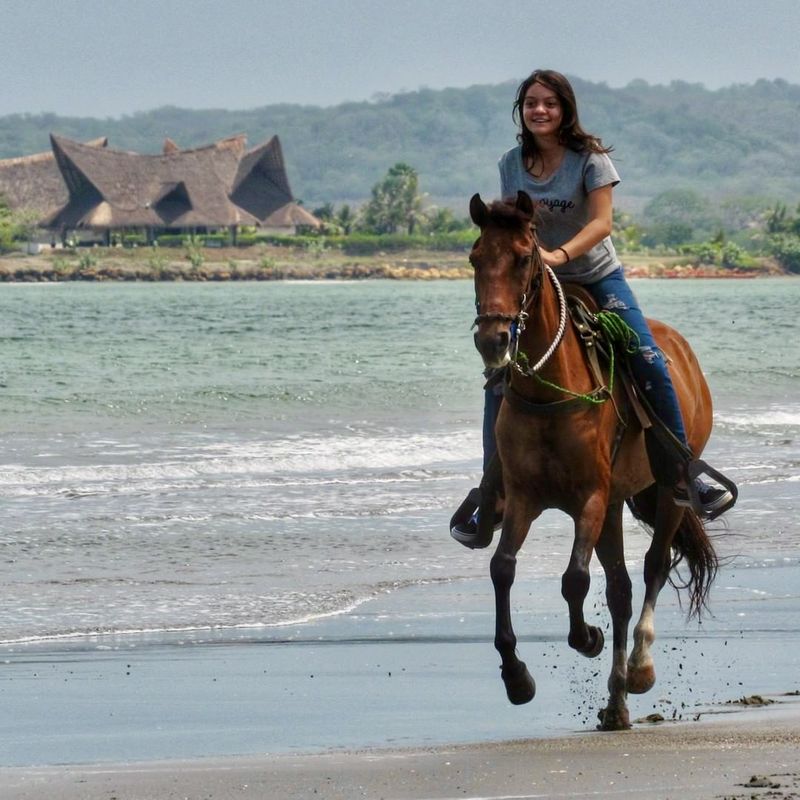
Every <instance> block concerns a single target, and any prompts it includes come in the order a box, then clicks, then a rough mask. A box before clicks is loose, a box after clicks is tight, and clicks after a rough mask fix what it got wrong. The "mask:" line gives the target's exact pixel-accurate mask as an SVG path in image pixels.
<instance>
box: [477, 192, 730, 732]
mask: <svg viewBox="0 0 800 800" xmlns="http://www.w3.org/2000/svg"><path fill="white" fill-rule="evenodd" d="M470 215H471V217H472V220H473V222H475V224H476V225H477V226H478V227H479V228H480V237H479V238H478V240H477V241H476V243H475V245H474V246H473V249H472V252H471V254H470V261H471V263H472V265H473V267H474V270H475V292H476V297H477V301H478V309H479V314H478V317H477V319H476V325H477V332H476V334H475V345H476V347H477V348H478V351H479V352H480V354H481V356H482V358H483V361H484V363H485V365H486V366H487V367H490V368H498V367H502V366H505V365H506V364H508V363H509V362H510V361H511V360H512V359H513V358H514V352H515V350H514V348H515V347H517V346H518V348H519V351H520V352H524V353H525V354H526V355H527V356H529V357H530V359H531V361H532V360H534V359H539V361H538V363H537V364H536V365H534V366H533V368H530V367H529V368H527V369H525V370H514V369H512V370H510V373H511V378H510V384H509V386H508V387H507V388H506V401H504V402H503V404H502V406H501V409H500V414H499V416H498V419H497V424H496V438H497V450H498V454H499V456H500V460H501V462H502V476H503V489H504V493H505V508H504V515H503V527H502V534H501V537H500V542H499V544H498V546H497V550H496V552H495V553H494V555H493V556H492V559H491V576H492V582H493V584H494V589H495V598H496V613H497V618H496V632H495V647H496V648H497V650H498V651H499V653H500V656H501V657H502V668H501V669H502V678H503V681H504V683H505V686H506V691H507V694H508V697H509V699H510V700H511V702H512V703H515V704H518V703H526V702H528V701H529V700H531V699H532V698H533V696H534V693H535V684H534V681H533V678H532V677H531V676H530V673H529V672H528V670H527V668H526V666H525V664H524V663H523V662H522V661H521V660H520V659H519V658H518V657H517V654H516V646H517V640H516V636H515V635H514V631H513V628H512V625H511V607H510V591H511V586H512V584H513V582H514V575H515V571H516V556H517V552H518V551H519V549H520V547H521V546H522V544H523V542H524V541H525V538H526V536H527V535H528V529H529V528H530V526H531V523H532V522H533V520H535V519H536V518H537V517H538V516H539V515H540V514H541V513H542V512H543V511H544V510H545V509H548V508H556V509H560V510H561V511H564V512H565V513H566V514H568V515H569V516H570V517H572V520H573V522H574V542H573V545H572V553H571V556H570V559H569V564H568V565H567V568H566V571H565V572H564V574H563V577H562V584H561V585H562V589H561V591H562V595H563V597H564V599H565V600H566V601H567V604H568V606H569V637H568V642H569V645H570V646H571V647H573V648H574V649H575V650H577V651H578V652H579V653H582V654H583V655H585V656H588V657H594V656H597V655H599V654H600V652H601V650H602V648H603V644H604V641H603V634H602V631H601V630H600V628H598V627H594V626H592V625H588V624H587V623H586V620H585V618H584V611H583V605H584V600H585V598H586V595H587V593H588V591H589V564H590V561H591V558H592V553H596V554H597V557H598V559H599V561H600V564H601V565H602V567H603V570H604V572H605V576H606V598H607V602H608V608H609V611H610V614H611V619H612V629H613V659H612V666H611V674H610V677H609V680H608V687H609V701H608V705H607V707H606V708H605V709H603V710H602V711H601V712H600V719H601V727H602V728H603V729H606V730H617V729H622V728H628V727H630V720H629V716H628V709H627V705H626V698H627V693H628V692H633V693H641V692H646V691H648V690H649V689H650V688H651V687H652V686H653V684H654V683H655V669H654V665H653V658H652V655H651V653H650V646H651V644H652V643H653V641H654V638H655V629H654V619H653V616H654V610H655V606H656V600H657V598H658V594H659V592H660V591H661V589H662V588H663V586H664V584H665V583H666V582H667V580H668V579H669V577H670V572H671V571H672V570H673V569H674V568H675V567H676V565H677V563H678V562H679V561H681V560H683V561H685V564H686V565H687V566H688V569H689V575H688V578H687V580H686V583H685V585H684V588H686V589H688V591H689V598H690V612H691V613H696V614H698V615H699V613H700V611H701V609H702V608H703V607H704V606H705V603H706V600H707V595H708V591H709V589H710V585H711V582H712V581H713V579H714V576H715V573H716V569H717V563H718V562H717V558H716V555H715V553H714V549H713V547H712V544H711V541H710V539H709V537H708V535H707V534H706V531H705V529H704V526H703V523H702V521H701V520H700V518H699V517H698V515H697V514H696V513H695V512H694V511H693V510H691V509H689V508H685V507H681V506H678V505H676V504H675V503H674V501H673V492H672V487H671V486H668V485H660V484H659V483H657V482H656V480H655V478H654V477H653V470H651V464H650V460H649V459H648V453H647V448H646V446H645V437H644V435H643V431H642V427H641V425H640V424H638V422H637V419H636V416H635V415H634V414H632V413H631V405H630V401H629V400H628V397H627V396H626V393H625V391H624V390H623V389H620V388H619V384H620V381H617V382H616V386H617V388H615V389H614V391H613V395H614V397H613V399H612V398H610V397H609V400H608V402H604V403H597V402H594V403H591V402H584V401H583V400H581V399H580V398H578V399H575V396H574V395H573V394H571V393H575V394H576V395H582V396H584V397H586V396H591V397H593V398H595V399H597V398H598V397H599V395H600V394H602V391H603V390H601V391H600V392H598V386H597V382H596V376H595V373H594V371H593V370H592V369H591V368H590V363H589V360H588V359H587V357H586V353H585V348H584V347H583V345H582V343H581V337H580V336H579V335H578V333H577V332H576V331H575V330H574V328H573V326H572V325H570V324H565V321H564V316H565V314H564V309H563V300H564V298H563V294H562V292H561V290H560V288H559V285H558V281H557V279H556V278H555V275H554V274H553V273H552V271H548V268H546V267H545V266H544V264H543V263H542V260H541V258H540V255H539V249H538V245H537V240H536V232H535V228H534V225H533V217H534V209H533V205H532V202H531V200H530V198H529V197H528V195H526V194H525V193H524V192H520V193H519V195H518V197H517V200H516V203H513V202H512V203H509V202H495V203H492V204H491V206H487V205H486V204H485V203H484V202H483V201H482V200H481V198H480V196H479V195H475V196H474V197H473V198H472V200H471V202H470ZM520 322H523V323H524V324H522V325H520ZM650 325H651V329H652V331H653V334H654V336H655V338H656V341H657V342H658V344H659V347H660V348H661V349H662V350H663V352H664V353H665V354H666V355H667V357H668V358H669V363H670V374H671V377H672V381H673V384H674V386H675V390H676V392H677V394H678V398H679V401H680V406H681V411H682V413H683V418H684V424H685V427H686V432H687V436H688V440H689V445H690V447H691V449H692V451H693V453H694V454H695V455H699V454H700V452H701V451H702V449H703V447H704V445H705V443H706V441H707V440H708V437H709V435H710V433H711V424H712V410H711V395H710V393H709V389H708V386H707V384H706V381H705V379H704V377H703V373H702V371H701V369H700V366H699V364H698V362H697V359H696V358H695V356H694V353H693V352H692V350H691V348H690V347H689V345H688V343H687V342H686V340H685V339H684V338H683V337H682V336H681V335H680V334H679V333H677V332H676V331H675V330H673V329H672V328H670V327H668V326H667V325H664V324H662V323H660V322H656V321H652V320H651V321H650ZM515 327H519V328H522V331H521V333H520V334H519V340H518V342H515V331H514V328H515ZM540 356H543V357H542V358H539V357H540ZM561 387H563V389H566V390H568V391H567V392H565V391H563V390H562V388H561ZM512 397H513V398H514V399H515V402H511V399H512ZM620 417H621V418H623V419H624V420H626V422H627V424H626V425H625V427H624V428H623V427H620V426H619V422H618V419H619V418H620ZM626 500H628V501H629V502H630V503H631V506H632V509H633V510H634V513H635V514H636V515H637V516H638V517H639V518H640V519H641V520H642V521H644V522H645V523H646V524H648V525H649V526H650V527H652V529H653V538H652V543H651V545H650V548H649V550H648V552H647V555H646V557H645V563H644V581H645V598H644V604H643V608H642V613H641V616H640V618H639V621H638V623H637V625H636V627H635V629H634V634H633V650H632V651H631V654H630V657H629V658H628V655H627V647H628V625H629V622H630V619H631V615H632V611H631V581H630V578H629V576H628V572H627V569H626V567H625V559H624V555H623V531H622V510H623V504H624V503H625V502H626Z"/></svg>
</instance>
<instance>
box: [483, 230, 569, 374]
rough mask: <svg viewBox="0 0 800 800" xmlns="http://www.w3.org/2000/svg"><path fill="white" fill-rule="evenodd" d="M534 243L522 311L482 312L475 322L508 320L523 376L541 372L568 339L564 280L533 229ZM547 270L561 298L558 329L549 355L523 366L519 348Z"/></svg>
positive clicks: (515, 360) (513, 350)
mask: <svg viewBox="0 0 800 800" xmlns="http://www.w3.org/2000/svg"><path fill="white" fill-rule="evenodd" d="M531 233H532V235H533V244H532V245H531V252H530V255H529V256H528V257H527V258H528V262H529V264H530V265H531V267H530V271H529V273H528V277H527V280H526V281H525V290H524V291H523V292H522V297H521V298H520V304H519V311H518V312H517V313H516V314H505V313H503V312H500V311H489V312H487V313H485V314H481V313H478V315H477V316H476V317H475V320H474V321H473V323H472V327H473V328H474V327H475V326H476V325H480V323H481V322H508V323H510V325H511V364H512V365H513V367H514V369H515V370H516V371H517V372H519V373H520V374H521V375H525V376H526V377H530V376H532V375H534V374H535V373H537V372H538V371H539V370H540V369H541V368H542V367H543V366H544V365H545V364H546V363H547V362H548V361H549V360H550V358H551V357H552V355H553V353H555V351H556V350H557V349H558V346H559V345H560V344H561V340H562V339H563V338H564V331H565V330H566V328H567V301H566V299H565V297H564V290H563V289H562V288H561V282H560V281H559V280H558V278H557V277H556V274H555V272H553V270H552V269H551V268H550V267H548V266H547V264H545V263H544V261H542V257H541V254H540V253H539V245H538V242H537V239H536V232H535V231H534V230H533V229H532V230H531ZM544 273H547V277H548V278H549V279H550V282H551V283H552V284H553V288H554V289H555V292H556V296H557V297H558V315H559V321H558V330H557V331H556V335H555V338H554V339H553V341H552V343H551V344H550V347H548V348H547V351H546V352H545V354H544V355H543V356H542V357H541V358H540V359H539V360H538V361H537V362H536V363H535V364H533V365H532V366H531V365H526V366H524V367H523V366H522V365H521V364H520V363H519V359H518V357H517V356H518V351H519V340H520V337H521V336H522V333H523V331H524V330H525V322H526V320H527V319H528V317H529V314H528V309H530V307H531V306H532V305H533V304H534V302H535V301H536V300H537V299H538V297H539V294H540V292H541V289H542V283H543V282H544V278H543V275H544Z"/></svg>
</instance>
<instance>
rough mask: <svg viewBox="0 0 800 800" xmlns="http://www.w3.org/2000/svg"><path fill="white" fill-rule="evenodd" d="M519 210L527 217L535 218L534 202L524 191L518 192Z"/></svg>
mask: <svg viewBox="0 0 800 800" xmlns="http://www.w3.org/2000/svg"><path fill="white" fill-rule="evenodd" d="M517 208H518V209H519V210H520V211H521V212H522V213H523V214H524V215H525V216H526V217H532V216H533V200H531V198H530V195H529V194H528V193H527V192H523V191H522V190H520V191H518V192H517Z"/></svg>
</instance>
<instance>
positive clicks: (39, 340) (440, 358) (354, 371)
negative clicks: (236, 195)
mask: <svg viewBox="0 0 800 800" xmlns="http://www.w3.org/2000/svg"><path fill="white" fill-rule="evenodd" d="M634 288H635V291H636V292H637V294H638V295H639V298H640V300H641V302H642V305H643V307H644V308H645V309H646V311H647V313H648V314H649V315H650V316H653V317H658V318H660V319H663V320H664V321H666V322H669V323H671V324H673V325H675V326H676V327H677V328H679V329H680V330H681V331H682V332H683V333H684V334H685V335H686V336H687V338H688V339H689V340H690V342H691V343H692V344H693V346H694V347H695V350H696V351H697V353H698V355H699V357H700V360H701V363H702V364H703V366H704V369H705V371H706V374H707V376H708V379H709V382H710V384H711V388H712V391H713V394H714V399H715V432H714V435H713V436H712V440H711V442H710V445H709V448H708V449H707V451H706V457H707V460H709V461H710V463H712V464H713V465H715V466H716V467H717V468H719V469H721V470H722V471H723V472H725V473H726V474H728V475H730V476H731V477H732V478H733V479H734V480H736V481H737V483H738V484H739V488H740V500H739V503H738V505H737V507H736V508H735V509H734V511H733V512H731V513H730V514H729V515H728V519H727V522H726V525H725V526H724V527H723V526H719V527H718V533H719V538H718V543H719V547H720V549H721V551H722V553H723V555H724V556H726V558H728V559H729V564H731V565H733V566H735V568H736V570H737V573H738V574H739V576H741V575H742V574H743V572H746V571H747V570H750V569H752V570H757V571H759V573H758V574H759V575H763V570H765V569H766V570H770V569H775V570H779V569H781V568H782V567H786V566H790V567H791V566H797V564H798V560H800V519H799V518H798V513H797V511H798V493H799V491H798V490H799V489H800V348H798V345H797V342H798V339H800V326H798V321H797V315H796V306H797V303H798V300H800V282H798V281H797V280H796V279H794V280H793V279H789V278H786V279H782V278H776V279H755V280H739V281H737V280H731V281H721V280H718V281H711V280H710V281H700V280H696V281H635V282H634ZM472 300H473V297H472V288H471V285H470V284H469V282H467V281H454V282H446V281H443V282H420V283H415V282H390V281H370V282H352V283H343V282H315V283H291V282H286V283H253V284H247V283H223V284H213V285H204V284H180V283H178V284H148V285H139V284H98V285H92V284H80V283H67V284H45V285H31V284H20V285H4V286H3V287H2V289H0V508H2V522H0V607H2V608H3V614H2V615H1V616H0V644H1V645H2V646H3V647H4V648H6V649H7V650H8V649H10V650H11V651H13V650H14V649H15V648H20V647H26V646H30V645H36V644H37V643H58V642H65V643H82V645H81V646H83V645H85V646H87V647H104V646H107V645H108V644H109V643H113V642H118V641H120V640H121V639H123V640H124V639H125V638H126V637H128V638H130V637H136V636H143V635H147V636H150V637H153V636H155V637H158V636H164V637H167V636H170V635H175V634H178V635H190V636H195V637H197V638H202V637H203V636H211V635H213V636H216V637H221V638H225V637H236V636H237V635H239V633H240V632H241V631H243V630H247V631H260V632H261V634H262V635H263V634H264V633H269V632H270V631H277V630H280V629H282V628H285V629H288V628H291V629H292V630H294V631H297V630H302V628H303V626H304V625H305V626H313V625H315V624H317V623H318V622H319V620H324V619H326V618H330V617H335V616H337V615H343V614H345V613H346V612H353V610H355V609H357V608H359V607H360V606H362V605H364V604H365V603H367V602H369V601H374V600H376V599H380V598H382V597H383V596H385V595H388V594H389V593H398V592H403V591H409V592H414V591H417V590H418V588H419V587H425V586H432V585H441V586H443V587H447V586H454V587H457V586H458V585H459V584H461V583H464V585H468V584H467V582H470V581H474V580H475V579H477V578H484V577H485V576H486V574H487V569H488V567H487V563H488V555H487V554H485V553H478V554H476V553H472V552H470V551H468V550H466V549H465V548H462V547H460V546H459V545H457V544H455V543H454V542H453V541H452V540H451V539H450V537H449V535H448V531H447V523H448V520H449V517H450V514H451V513H452V509H453V508H454V506H455V505H456V504H457V503H458V502H459V501H460V500H461V498H462V497H463V495H464V493H465V492H466V490H467V489H469V487H471V486H473V485H474V484H475V482H476V481H477V479H478V477H479V470H480V416H481V402H482V392H481V366H480V360H479V357H478V355H477V353H476V351H475V350H474V348H473V345H472V334H471V332H470V324H471V321H472ZM627 530H628V531H629V536H628V557H629V560H630V563H631V570H632V574H633V575H634V576H637V575H641V555H642V553H643V552H644V550H645V549H646V547H647V543H648V542H647V537H646V535H645V534H644V533H642V532H641V531H640V530H639V528H638V527H637V526H636V524H635V523H634V522H633V521H632V520H631V519H628V522H627ZM571 537H572V533H571V529H570V523H569V520H568V519H567V518H566V517H564V516H562V515H559V514H557V513H555V512H548V513H547V514H545V515H544V516H543V517H542V519H541V520H540V521H538V522H537V523H535V528H534V532H533V533H532V534H531V537H530V538H529V541H528V543H526V547H525V551H524V553H523V555H522V556H521V557H520V561H519V569H520V580H521V581H526V580H527V581H530V580H533V579H535V578H537V577H541V578H543V579H547V581H548V585H549V584H550V583H553V582H552V580H551V579H552V578H554V577H556V576H558V575H560V573H561V572H562V571H563V569H564V567H565V566H566V563H567V557H568V553H569V550H570V547H571ZM754 574H755V573H754ZM776 574H777V573H776ZM762 584H763V585H765V586H766V587H767V588H766V589H763V590H762V589H759V591H766V592H767V594H769V592H770V591H771V590H770V586H771V584H770V582H769V580H767V581H766V582H764V581H763V580H762V581H761V582H760V584H759V585H762ZM772 591H774V592H775V597H772V598H770V597H767V598H766V600H767V601H782V600H786V599H787V598H788V596H789V594H791V590H790V589H787V585H786V581H783V580H779V581H775V582H774V590H772ZM724 592H725V573H724V571H723V574H722V576H721V578H720V584H719V593H720V596H722V597H723V598H724ZM787 592H788V594H787ZM796 595H797V592H795V596H794V601H797V600H800V598H799V597H797V596H796ZM789 599H790V600H791V598H789ZM556 600H557V602H559V603H560V602H561V601H560V598H556ZM712 601H713V598H712ZM794 601H793V602H794ZM489 635H490V634H489Z"/></svg>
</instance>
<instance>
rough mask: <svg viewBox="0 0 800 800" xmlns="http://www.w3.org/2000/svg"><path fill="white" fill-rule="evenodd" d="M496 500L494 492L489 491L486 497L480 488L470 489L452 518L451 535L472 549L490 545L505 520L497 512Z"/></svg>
mask: <svg viewBox="0 0 800 800" xmlns="http://www.w3.org/2000/svg"><path fill="white" fill-rule="evenodd" d="M496 502H497V499H496V494H495V493H494V492H487V493H486V496H485V497H484V493H483V492H482V491H481V490H480V488H475V489H472V490H470V493H469V494H468V495H467V497H466V498H465V500H464V501H463V502H462V503H461V505H460V506H459V507H458V509H457V510H456V513H455V514H453V517H452V519H451V520H450V535H451V536H452V537H453V539H455V540H456V541H457V542H458V543H459V544H463V545H464V547H469V548H470V549H471V550H480V549H482V548H484V547H488V546H489V545H490V544H491V543H492V538H493V537H494V532H495V531H496V530H497V529H498V528H499V527H500V525H501V524H502V522H503V516H502V514H497V513H495V510H494V506H495V504H496ZM490 505H491V507H490ZM487 520H488V523H487Z"/></svg>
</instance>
